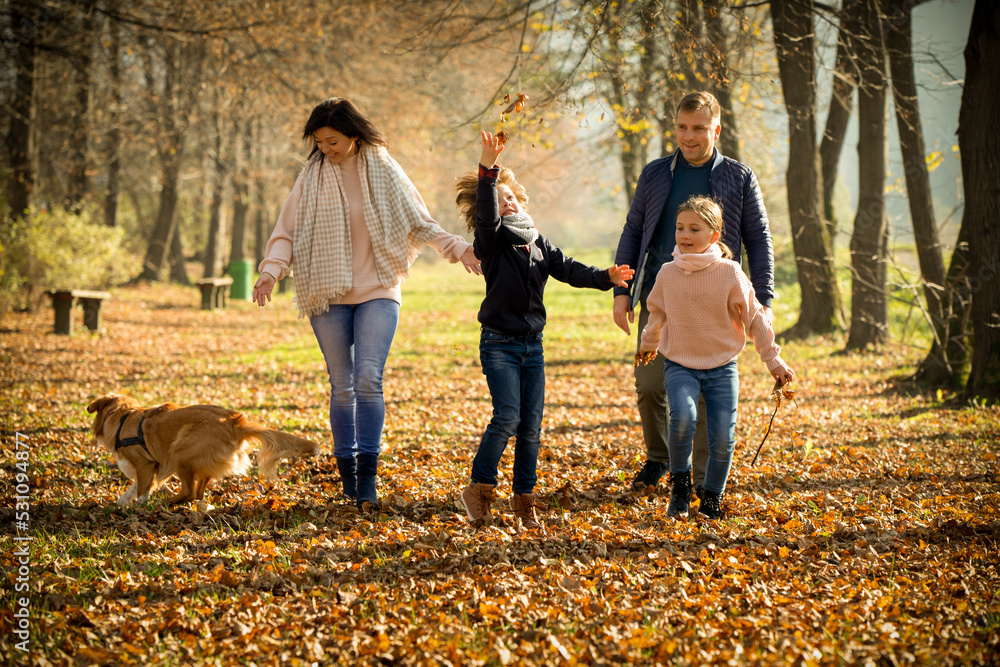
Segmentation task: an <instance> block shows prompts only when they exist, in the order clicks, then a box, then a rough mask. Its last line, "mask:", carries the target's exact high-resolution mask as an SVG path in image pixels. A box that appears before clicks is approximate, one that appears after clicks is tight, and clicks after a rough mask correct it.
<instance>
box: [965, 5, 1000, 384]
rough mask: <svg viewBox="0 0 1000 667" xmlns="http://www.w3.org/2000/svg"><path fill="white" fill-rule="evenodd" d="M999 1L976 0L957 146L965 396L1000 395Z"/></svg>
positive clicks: (966, 55)
mask: <svg viewBox="0 0 1000 667" xmlns="http://www.w3.org/2000/svg"><path fill="white" fill-rule="evenodd" d="M997 63H1000V4H997V3H996V2H994V1H993V0H976V4H975V7H974V8H973V10H972V27H971V29H970V30H969V41H968V43H967V44H966V46H965V88H964V89H963V91H962V105H961V107H960V110H959V114H958V146H959V148H960V150H961V153H962V183H963V190H964V192H965V216H964V218H963V223H967V224H968V233H969V274H968V275H969V288H970V290H971V292H972V367H971V368H970V370H969V382H968V384H967V385H966V387H965V393H966V396H968V397H970V398H971V397H976V396H983V397H989V398H994V399H995V398H998V397H1000V279H998V276H1000V225H998V224H997V221H998V220H1000V178H998V177H997V174H1000V135H998V133H997V128H998V127H1000V67H998V66H997Z"/></svg>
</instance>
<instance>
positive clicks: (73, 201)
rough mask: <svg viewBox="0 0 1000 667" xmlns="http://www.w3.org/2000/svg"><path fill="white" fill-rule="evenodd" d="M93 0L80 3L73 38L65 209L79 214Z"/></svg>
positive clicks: (84, 165)
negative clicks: (72, 105) (73, 85)
mask: <svg viewBox="0 0 1000 667" xmlns="http://www.w3.org/2000/svg"><path fill="white" fill-rule="evenodd" d="M94 1H95V0H84V2H81V3H80V5H79V6H78V8H77V11H78V12H80V17H79V20H80V23H79V30H80V34H78V35H76V40H77V48H76V59H77V60H76V63H75V65H76V108H75V109H74V110H73V132H72V137H71V138H70V156H71V160H70V170H69V177H68V180H69V190H68V192H67V197H66V208H67V210H70V211H73V212H75V213H79V212H80V211H81V210H82V209H83V201H84V198H85V197H86V196H87V140H88V138H89V137H90V132H91V130H90V86H91V84H92V72H91V70H92V67H93V62H94V56H93V50H94V48H96V45H95V42H96V43H97V44H100V37H99V36H95V35H94Z"/></svg>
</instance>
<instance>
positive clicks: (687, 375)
mask: <svg viewBox="0 0 1000 667" xmlns="http://www.w3.org/2000/svg"><path fill="white" fill-rule="evenodd" d="M665 361H666V363H665V366H664V369H663V383H664V385H665V386H666V390H667V405H668V406H669V409H670V435H669V441H668V444H669V447H670V472H671V473H684V472H687V471H689V470H691V442H692V440H693V439H694V430H695V428H696V427H697V426H698V396H699V395H704V396H705V419H706V421H707V422H708V466H707V467H706V469H705V489H706V490H708V491H712V492H713V493H718V494H720V495H721V494H722V492H723V491H725V490H726V480H727V479H728V478H729V468H730V466H732V463H733V450H734V449H735V447H736V406H737V403H738V402H739V397H740V375H739V372H738V371H737V368H736V361H735V360H734V361H730V362H729V363H728V364H724V365H722V366H719V367H718V368H710V369H708V370H695V369H693V368H687V367H685V366H681V365H680V364H677V363H674V362H672V361H670V360H669V359H667V360H665Z"/></svg>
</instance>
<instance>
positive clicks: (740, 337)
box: [639, 259, 786, 371]
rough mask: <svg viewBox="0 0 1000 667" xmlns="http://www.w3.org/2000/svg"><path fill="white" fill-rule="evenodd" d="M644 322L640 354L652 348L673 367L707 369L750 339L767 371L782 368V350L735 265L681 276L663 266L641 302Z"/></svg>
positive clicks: (718, 265) (726, 263)
mask: <svg viewBox="0 0 1000 667" xmlns="http://www.w3.org/2000/svg"><path fill="white" fill-rule="evenodd" d="M646 306H647V308H648V309H649V321H648V322H647V323H646V328H645V329H643V331H642V342H641V344H640V348H639V349H640V351H642V352H652V351H653V350H657V351H658V353H659V354H662V355H663V356H664V357H665V358H666V359H669V360H670V361H673V362H674V363H677V364H680V365H682V366H686V367H687V368H693V369H696V370H707V369H710V368H718V367H719V366H722V365H723V364H727V363H729V362H730V361H733V360H734V359H736V357H738V356H739V354H740V352H742V351H743V348H744V347H745V346H746V338H747V336H749V337H750V340H752V341H753V344H754V348H756V350H757V353H758V354H759V355H760V358H761V360H762V361H763V362H764V363H765V364H766V365H767V369H768V370H769V371H774V370H776V369H779V368H781V367H783V366H786V364H785V362H784V361H782V360H781V357H780V356H778V355H779V354H780V352H781V348H780V347H778V345H777V344H776V343H775V342H774V330H773V329H772V328H771V325H770V323H769V322H768V321H767V318H766V317H765V316H764V307H763V306H762V305H760V303H759V302H758V301H757V299H756V297H755V296H754V292H753V286H752V285H751V284H750V280H749V278H747V277H746V275H745V274H744V273H743V271H742V269H740V265H739V264H737V263H736V262H734V261H732V260H728V259H720V260H718V261H716V262H713V263H712V264H709V265H708V266H706V267H705V268H703V269H700V270H697V271H691V272H686V271H684V270H682V269H681V268H680V267H679V266H678V264H677V263H676V262H667V263H666V264H664V265H663V266H662V268H660V272H659V273H657V274H656V284H655V285H654V286H653V289H652V291H651V292H650V293H649V297H648V298H647V299H646Z"/></svg>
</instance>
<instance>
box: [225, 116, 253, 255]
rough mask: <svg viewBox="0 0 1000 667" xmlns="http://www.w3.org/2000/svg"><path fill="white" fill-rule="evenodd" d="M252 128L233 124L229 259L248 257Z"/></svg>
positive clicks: (241, 124) (238, 123) (239, 123)
mask: <svg viewBox="0 0 1000 667" xmlns="http://www.w3.org/2000/svg"><path fill="white" fill-rule="evenodd" d="M249 131H250V128H249V127H248V126H247V124H246V123H241V122H237V123H236V124H235V125H234V126H233V132H234V136H233V149H234V151H233V165H234V168H235V171H234V174H233V231H232V236H231V245H230V248H229V261H230V262H242V261H245V260H246V258H247V210H248V209H249V208H250V188H249V185H248V184H247V162H248V156H249V153H250V135H249Z"/></svg>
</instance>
